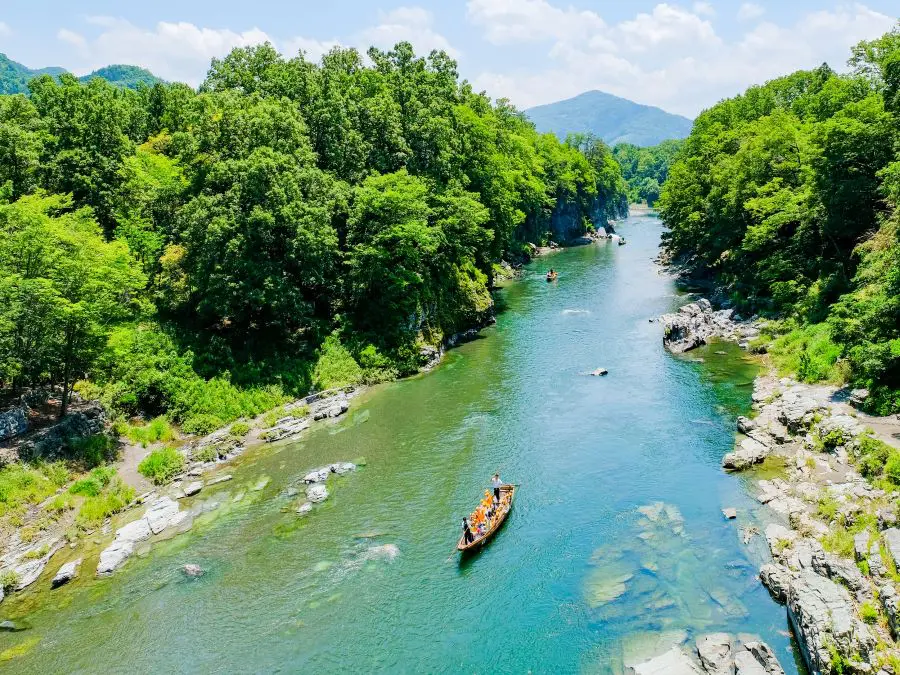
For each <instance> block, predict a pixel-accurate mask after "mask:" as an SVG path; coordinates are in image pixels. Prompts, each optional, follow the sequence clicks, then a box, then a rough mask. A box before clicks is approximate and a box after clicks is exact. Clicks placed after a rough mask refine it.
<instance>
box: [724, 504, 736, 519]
mask: <svg viewBox="0 0 900 675" xmlns="http://www.w3.org/2000/svg"><path fill="white" fill-rule="evenodd" d="M722 515H723V516H725V517H726V518H727V519H728V520H734V519H735V518H737V509H734V508H731V507H729V508H727V509H722Z"/></svg>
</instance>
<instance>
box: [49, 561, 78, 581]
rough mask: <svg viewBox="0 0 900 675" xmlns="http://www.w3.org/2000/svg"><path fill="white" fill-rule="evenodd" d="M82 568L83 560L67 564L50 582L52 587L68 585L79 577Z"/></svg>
mask: <svg viewBox="0 0 900 675" xmlns="http://www.w3.org/2000/svg"><path fill="white" fill-rule="evenodd" d="M80 566H81V558H78V559H77V560H72V561H71V562H67V563H66V564H65V565H63V566H62V567H60V568H59V571H58V572H57V573H56V576H55V577H53V581H51V582H50V585H51V586H52V587H53V588H58V587H59V586H62V585H63V584H67V583H69V582H70V581H72V579H74V578H75V577H77V576H78V568H79V567H80Z"/></svg>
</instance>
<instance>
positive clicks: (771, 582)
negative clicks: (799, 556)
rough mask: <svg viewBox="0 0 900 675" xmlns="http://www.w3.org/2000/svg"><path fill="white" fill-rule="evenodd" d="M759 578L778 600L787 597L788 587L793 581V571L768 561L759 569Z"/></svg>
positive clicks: (783, 599)
mask: <svg viewBox="0 0 900 675" xmlns="http://www.w3.org/2000/svg"><path fill="white" fill-rule="evenodd" d="M759 580H760V581H761V582H762V585H763V586H765V587H766V588H767V589H768V590H769V593H771V594H772V597H773V598H775V599H776V600H777V601H778V602H785V600H786V599H787V588H788V585H789V584H790V582H791V572H790V570H788V569H787V568H786V567H783V566H782V565H776V564H774V563H767V564H765V565H763V566H762V567H761V568H760V570H759Z"/></svg>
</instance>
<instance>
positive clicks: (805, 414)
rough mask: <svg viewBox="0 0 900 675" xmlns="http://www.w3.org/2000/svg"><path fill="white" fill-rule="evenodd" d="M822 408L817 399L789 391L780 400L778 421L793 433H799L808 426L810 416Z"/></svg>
mask: <svg viewBox="0 0 900 675" xmlns="http://www.w3.org/2000/svg"><path fill="white" fill-rule="evenodd" d="M821 409H822V405H821V404H819V403H817V402H816V401H814V400H812V399H810V398H805V397H803V396H801V395H799V394H797V393H795V392H792V391H787V392H785V393H784V395H783V396H782V397H781V398H780V399H779V401H778V421H779V422H781V423H782V424H784V425H785V426H786V427H787V428H788V431H790V432H791V433H794V434H796V433H799V432H800V431H802V430H804V429H806V428H807V426H808V420H809V416H811V415H812V414H813V413H815V412H818V411H819V410H821Z"/></svg>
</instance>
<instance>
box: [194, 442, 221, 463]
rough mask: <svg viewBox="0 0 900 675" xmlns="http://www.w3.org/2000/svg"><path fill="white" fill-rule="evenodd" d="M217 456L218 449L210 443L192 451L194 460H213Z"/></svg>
mask: <svg viewBox="0 0 900 675" xmlns="http://www.w3.org/2000/svg"><path fill="white" fill-rule="evenodd" d="M218 458H219V451H218V450H216V448H215V447H213V446H212V445H206V446H204V447H202V448H200V449H199V450H197V452H195V453H194V455H193V459H194V461H195V462H214V461H215V460H217V459H218Z"/></svg>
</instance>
